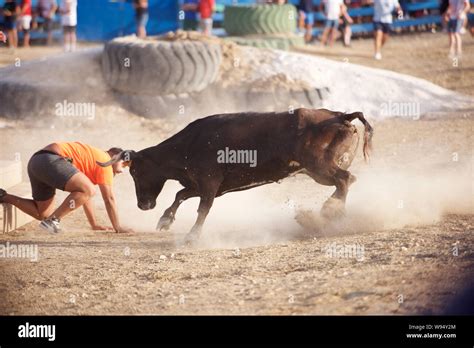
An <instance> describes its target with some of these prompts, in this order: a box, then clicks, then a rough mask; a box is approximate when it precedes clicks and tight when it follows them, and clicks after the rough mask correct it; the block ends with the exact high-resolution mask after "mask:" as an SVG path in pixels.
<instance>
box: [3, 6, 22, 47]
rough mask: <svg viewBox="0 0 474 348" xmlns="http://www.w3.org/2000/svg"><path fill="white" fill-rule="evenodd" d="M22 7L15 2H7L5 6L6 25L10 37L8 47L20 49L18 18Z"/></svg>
mask: <svg viewBox="0 0 474 348" xmlns="http://www.w3.org/2000/svg"><path fill="white" fill-rule="evenodd" d="M19 12H20V7H19V6H18V4H17V3H16V1H15V0H6V1H5V4H4V5H3V17H4V25H5V29H6V30H7V35H8V47H10V48H16V47H18V31H17V16H18V14H19Z"/></svg>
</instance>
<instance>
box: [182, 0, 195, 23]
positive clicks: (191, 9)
mask: <svg viewBox="0 0 474 348" xmlns="http://www.w3.org/2000/svg"><path fill="white" fill-rule="evenodd" d="M181 9H182V10H183V11H184V19H183V30H197V29H198V26H199V21H198V16H197V14H198V10H199V0H185V1H184V3H183V6H182V7H181Z"/></svg>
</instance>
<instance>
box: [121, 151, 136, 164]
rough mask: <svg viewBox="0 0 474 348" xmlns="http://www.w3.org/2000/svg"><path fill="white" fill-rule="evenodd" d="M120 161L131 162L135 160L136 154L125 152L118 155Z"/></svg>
mask: <svg viewBox="0 0 474 348" xmlns="http://www.w3.org/2000/svg"><path fill="white" fill-rule="evenodd" d="M120 155H121V156H120V159H121V160H122V161H124V162H131V161H132V160H134V159H135V158H137V156H138V155H137V153H136V152H135V151H133V150H125V151H122V152H121V153H120Z"/></svg>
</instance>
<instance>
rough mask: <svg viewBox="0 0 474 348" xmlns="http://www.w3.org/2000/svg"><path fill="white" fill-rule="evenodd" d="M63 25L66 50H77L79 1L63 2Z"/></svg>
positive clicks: (69, 0) (61, 8) (67, 0)
mask: <svg viewBox="0 0 474 348" xmlns="http://www.w3.org/2000/svg"><path fill="white" fill-rule="evenodd" d="M60 11H61V25H62V26H63V33H64V50H65V51H66V52H72V51H75V50H76V41H77V39H76V26H77V0H61V7H60Z"/></svg>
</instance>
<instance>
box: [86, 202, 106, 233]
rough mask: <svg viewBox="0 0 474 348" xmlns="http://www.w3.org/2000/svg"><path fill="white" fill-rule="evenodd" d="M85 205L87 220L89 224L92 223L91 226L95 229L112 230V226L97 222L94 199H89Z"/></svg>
mask: <svg viewBox="0 0 474 348" xmlns="http://www.w3.org/2000/svg"><path fill="white" fill-rule="evenodd" d="M83 207H84V213H85V214H86V216H87V220H88V221H89V224H90V225H91V228H92V229H93V230H94V231H110V230H112V227H105V226H101V225H98V224H97V220H96V219H95V213H94V201H93V200H92V198H91V199H89V200H88V201H87V202H86V203H84V205H83Z"/></svg>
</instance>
